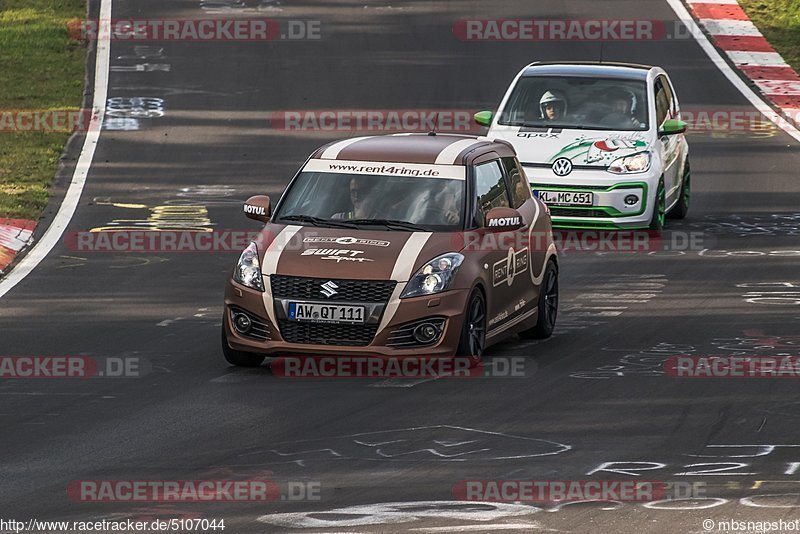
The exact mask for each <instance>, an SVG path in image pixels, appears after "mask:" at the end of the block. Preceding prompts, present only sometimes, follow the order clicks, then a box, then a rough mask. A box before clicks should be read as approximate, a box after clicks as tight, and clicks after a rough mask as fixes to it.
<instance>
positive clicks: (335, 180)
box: [273, 171, 466, 231]
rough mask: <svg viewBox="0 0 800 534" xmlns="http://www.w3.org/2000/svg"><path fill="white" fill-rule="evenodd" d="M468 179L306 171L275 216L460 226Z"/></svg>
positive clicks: (433, 227)
mask: <svg viewBox="0 0 800 534" xmlns="http://www.w3.org/2000/svg"><path fill="white" fill-rule="evenodd" d="M465 184H466V181H465V180H457V179H447V178H431V177H424V176H392V175H377V174H376V175H373V174H356V173H353V174H351V173H347V172H345V173H342V172H335V173H326V172H308V171H303V172H301V173H300V175H298V176H297V178H296V179H295V180H293V181H292V183H291V184H290V186H289V188H288V189H287V191H286V193H285V194H284V196H283V198H282V199H281V203H280V205H279V206H277V207H276V209H275V214H274V216H273V219H274V220H276V221H279V220H280V219H281V217H290V216H309V217H318V218H321V219H334V220H337V219H392V220H397V221H405V222H409V223H412V224H418V225H422V226H424V227H425V228H428V229H430V230H434V231H454V230H457V229H458V228H460V227H461V224H462V223H461V221H462V220H463V211H464V204H465V203H464V198H465V195H464V189H465Z"/></svg>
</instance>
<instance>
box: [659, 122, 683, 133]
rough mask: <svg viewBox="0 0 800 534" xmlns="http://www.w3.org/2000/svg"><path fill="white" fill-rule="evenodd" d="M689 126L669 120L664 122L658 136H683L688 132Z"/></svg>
mask: <svg viewBox="0 0 800 534" xmlns="http://www.w3.org/2000/svg"><path fill="white" fill-rule="evenodd" d="M686 127H687V124H686V123H685V122H683V121H682V120H679V119H668V120H665V121H664V124H662V125H661V128H660V129H659V130H658V135H675V134H682V133H683V132H685V131H686Z"/></svg>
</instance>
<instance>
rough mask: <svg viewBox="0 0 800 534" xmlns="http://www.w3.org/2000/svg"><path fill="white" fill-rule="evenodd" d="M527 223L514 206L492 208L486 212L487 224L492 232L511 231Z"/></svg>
mask: <svg viewBox="0 0 800 534" xmlns="http://www.w3.org/2000/svg"><path fill="white" fill-rule="evenodd" d="M524 225H525V223H524V222H523V220H522V215H520V213H519V212H518V211H517V210H515V209H514V208H492V209H490V210H489V213H487V214H486V220H485V226H486V228H487V229H488V230H489V231H490V232H511V231H514V230H519V229H520V228H522V227H523V226H524Z"/></svg>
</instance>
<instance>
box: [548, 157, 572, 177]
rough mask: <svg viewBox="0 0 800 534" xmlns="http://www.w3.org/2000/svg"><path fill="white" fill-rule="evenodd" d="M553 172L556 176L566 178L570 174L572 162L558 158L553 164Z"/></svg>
mask: <svg viewBox="0 0 800 534" xmlns="http://www.w3.org/2000/svg"><path fill="white" fill-rule="evenodd" d="M553 172H554V173H555V175H556V176H566V175H568V174H569V173H571V172H572V162H571V161H570V160H569V159H567V158H558V159H557V160H555V161H554V162H553Z"/></svg>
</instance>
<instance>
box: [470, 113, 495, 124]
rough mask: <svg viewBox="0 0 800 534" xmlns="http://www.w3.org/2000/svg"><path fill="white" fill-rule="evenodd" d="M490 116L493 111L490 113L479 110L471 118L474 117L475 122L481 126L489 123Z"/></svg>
mask: <svg viewBox="0 0 800 534" xmlns="http://www.w3.org/2000/svg"><path fill="white" fill-rule="evenodd" d="M492 117H494V113H492V112H491V111H479V112H477V113H476V114H475V115H473V116H472V118H474V119H475V122H477V123H478V124H480V125H481V126H489V125H491V124H492Z"/></svg>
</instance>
